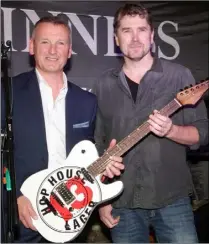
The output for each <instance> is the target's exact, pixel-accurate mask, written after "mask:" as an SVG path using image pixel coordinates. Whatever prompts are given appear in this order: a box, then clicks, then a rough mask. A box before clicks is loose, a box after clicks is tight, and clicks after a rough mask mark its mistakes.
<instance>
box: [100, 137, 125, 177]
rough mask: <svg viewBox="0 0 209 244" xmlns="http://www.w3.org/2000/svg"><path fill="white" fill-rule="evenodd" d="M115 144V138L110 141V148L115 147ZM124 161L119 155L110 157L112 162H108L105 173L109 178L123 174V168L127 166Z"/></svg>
mask: <svg viewBox="0 0 209 244" xmlns="http://www.w3.org/2000/svg"><path fill="white" fill-rule="evenodd" d="M115 145H116V140H115V139H113V140H112V141H111V142H110V145H109V147H108V149H110V148H112V147H114V146H115ZM108 149H107V150H108ZM122 161H123V159H122V157H118V156H112V157H110V162H109V163H108V165H107V167H106V169H105V171H104V173H103V174H104V175H105V176H107V177H109V178H113V177H114V176H115V175H117V176H119V175H120V174H121V170H123V169H124V168H125V167H124V164H123V163H122Z"/></svg>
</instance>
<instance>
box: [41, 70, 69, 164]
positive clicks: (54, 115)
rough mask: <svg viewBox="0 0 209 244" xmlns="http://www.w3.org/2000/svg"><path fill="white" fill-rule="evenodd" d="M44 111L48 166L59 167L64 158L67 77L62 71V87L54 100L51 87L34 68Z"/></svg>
mask: <svg viewBox="0 0 209 244" xmlns="http://www.w3.org/2000/svg"><path fill="white" fill-rule="evenodd" d="M36 75H37V78H38V83H39V88H40V92H41V100H42V106H43V112H44V121H45V130H46V140H47V148H48V168H54V167H60V166H62V163H63V162H64V160H65V159H66V128H65V127H66V121H65V97H66V94H67V90H68V86H67V77H66V75H65V73H64V72H63V81H64V85H63V88H62V89H61V90H60V92H59V94H58V96H57V98H56V100H55V101H54V99H53V95H52V89H51V87H50V86H49V85H48V84H47V82H46V81H45V80H44V78H43V77H42V76H41V74H40V73H39V71H38V70H37V69H36Z"/></svg>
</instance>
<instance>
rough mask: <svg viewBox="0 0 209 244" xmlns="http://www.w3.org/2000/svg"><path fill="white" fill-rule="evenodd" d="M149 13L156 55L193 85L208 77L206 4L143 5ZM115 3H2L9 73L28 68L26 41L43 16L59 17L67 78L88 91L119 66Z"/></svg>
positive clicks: (2, 23) (116, 5)
mask: <svg viewBox="0 0 209 244" xmlns="http://www.w3.org/2000/svg"><path fill="white" fill-rule="evenodd" d="M143 3H144V5H145V6H146V7H148V8H149V9H150V11H151V12H152V14H153V20H154V27H155V45H154V46H153V52H155V53H156V54H157V55H158V56H159V57H163V58H165V59H168V60H171V61H173V62H178V63H181V64H183V65H185V66H187V67H188V68H190V69H191V71H192V73H193V75H194V76H195V79H196V81H199V80H201V79H204V78H206V77H208V63H209V60H208V41H209V40H208V39H209V38H208V29H209V14H208V7H207V5H208V4H207V3H206V2H181V1H179V2H178V1H177V2H143ZM122 4H123V2H118V1H110V2H108V1H106V2H104V1H103V2H101V1H39V2H38V1H34V2H28V1H8V2H7V1H2V6H1V25H2V26H1V27H2V28H1V34H2V40H5V41H6V40H11V41H12V45H13V48H12V67H13V70H12V75H17V74H19V73H21V72H24V71H27V70H29V69H30V66H31V62H30V61H31V60H30V58H29V55H28V41H29V38H30V35H31V32H32V29H33V26H34V24H35V23H36V22H37V21H38V20H39V18H40V17H43V16H46V15H62V16H63V17H64V18H66V20H68V23H69V25H70V26H71V27H72V44H73V55H72V58H71V60H70V61H69V63H68V65H67V69H68V71H67V76H68V77H69V80H71V81H72V82H74V83H76V84H77V85H79V86H81V87H83V88H87V89H88V90H91V88H92V85H93V83H94V82H95V81H96V79H97V78H98V76H99V75H100V74H101V73H102V72H103V71H104V70H106V69H108V68H111V67H117V66H118V65H119V63H120V55H121V54H120V51H119V50H118V49H117V48H116V46H115V44H114V39H113V26H112V24H113V16H114V13H115V11H116V10H117V9H118V7H120V6H121V5H122Z"/></svg>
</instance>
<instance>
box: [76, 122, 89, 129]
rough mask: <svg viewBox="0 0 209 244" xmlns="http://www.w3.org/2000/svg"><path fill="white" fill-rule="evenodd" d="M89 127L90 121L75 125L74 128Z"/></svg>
mask: <svg viewBox="0 0 209 244" xmlns="http://www.w3.org/2000/svg"><path fill="white" fill-rule="evenodd" d="M87 127H89V121H86V122H83V123H79V124H74V125H73V128H75V129H76V128H87Z"/></svg>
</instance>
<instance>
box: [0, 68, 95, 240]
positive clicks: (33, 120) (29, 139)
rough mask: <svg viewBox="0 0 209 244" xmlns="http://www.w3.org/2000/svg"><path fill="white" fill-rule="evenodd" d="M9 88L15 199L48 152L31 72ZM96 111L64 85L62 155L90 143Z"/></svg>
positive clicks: (88, 98) (88, 97) (87, 98)
mask: <svg viewBox="0 0 209 244" xmlns="http://www.w3.org/2000/svg"><path fill="white" fill-rule="evenodd" d="M12 86H13V135H14V163H15V172H16V188H17V197H18V196H20V195H21V192H20V187H21V185H22V183H23V182H24V180H25V179H26V178H27V177H29V176H30V175H32V174H34V173H36V172H38V171H40V170H43V169H46V168H47V166H48V151H47V142H46V133H45V123H44V114H43V108H42V101H41V94H40V90H39V85H38V80H37V77H36V73H35V71H34V70H33V71H30V72H27V73H23V74H20V75H18V76H16V77H14V78H13V81H12ZM2 90H3V89H2ZM4 100H5V99H4V93H3V94H2V111H1V112H2V114H1V116H2V126H3V127H4V126H5V101H4ZM96 110H97V101H96V96H95V95H93V94H92V93H89V92H87V91H84V90H82V89H81V88H80V87H78V86H76V85H75V84H73V83H71V82H68V92H67V95H66V155H68V154H69V152H70V151H71V149H72V148H73V146H74V145H75V144H76V143H78V142H80V141H81V140H86V139H87V140H91V141H93V140H94V127H95V118H96ZM87 121H88V122H89V126H88V127H84V128H83V127H81V128H76V129H75V128H73V125H74V124H80V123H84V122H87ZM32 187H33V186H31V190H32ZM22 228H23V226H22ZM22 228H21V229H22ZM25 231H27V233H28V234H26V232H25ZM30 232H32V231H30V230H26V229H25V230H24V233H25V234H24V235H30ZM34 234H35V233H34ZM31 237H32V236H31ZM28 240H29V239H27V238H23V236H21V239H20V241H22V242H24V241H25V242H27V241H28ZM30 241H32V240H30Z"/></svg>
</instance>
